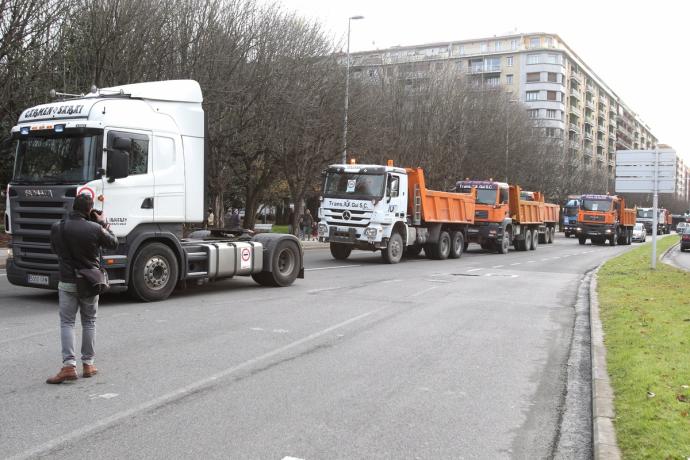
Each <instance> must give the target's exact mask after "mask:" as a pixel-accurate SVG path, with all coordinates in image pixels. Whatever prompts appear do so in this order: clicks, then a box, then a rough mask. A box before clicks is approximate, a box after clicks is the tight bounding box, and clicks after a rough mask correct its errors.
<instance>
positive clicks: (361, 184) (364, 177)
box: [323, 172, 386, 199]
mask: <svg viewBox="0 0 690 460" xmlns="http://www.w3.org/2000/svg"><path fill="white" fill-rule="evenodd" d="M385 187H386V176H385V175H384V174H359V173H345V172H342V173H341V172H330V173H328V175H327V176H326V184H325V186H324V190H323V194H324V196H327V197H335V198H344V197H347V198H361V199H371V198H382V197H383V192H384V189H385Z"/></svg>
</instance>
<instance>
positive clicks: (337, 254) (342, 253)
mask: <svg viewBox="0 0 690 460" xmlns="http://www.w3.org/2000/svg"><path fill="white" fill-rule="evenodd" d="M351 252H352V247H351V246H350V245H347V244H343V243H331V255H332V256H333V258H334V259H338V260H345V259H347V258H348V257H350V253H351Z"/></svg>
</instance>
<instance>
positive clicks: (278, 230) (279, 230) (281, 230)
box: [271, 225, 288, 233]
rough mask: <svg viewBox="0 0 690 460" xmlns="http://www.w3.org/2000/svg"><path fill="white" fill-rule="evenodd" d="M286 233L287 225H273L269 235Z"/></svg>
mask: <svg viewBox="0 0 690 460" xmlns="http://www.w3.org/2000/svg"><path fill="white" fill-rule="evenodd" d="M287 232H288V226H287V225H274V226H273V228H272V229H271V233H287Z"/></svg>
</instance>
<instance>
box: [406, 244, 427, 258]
mask: <svg viewBox="0 0 690 460" xmlns="http://www.w3.org/2000/svg"><path fill="white" fill-rule="evenodd" d="M422 249H423V248H422V245H421V244H413V245H412V246H408V247H407V249H405V254H406V255H407V257H417V256H418V255H419V254H421V252H422Z"/></svg>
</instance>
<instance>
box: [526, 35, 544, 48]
mask: <svg viewBox="0 0 690 460" xmlns="http://www.w3.org/2000/svg"><path fill="white" fill-rule="evenodd" d="M540 45H541V43H540V39H539V37H532V38H530V39H529V47H530V48H539V46H540Z"/></svg>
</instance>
